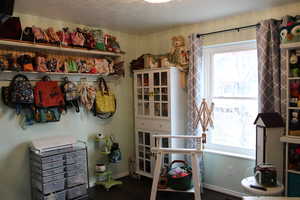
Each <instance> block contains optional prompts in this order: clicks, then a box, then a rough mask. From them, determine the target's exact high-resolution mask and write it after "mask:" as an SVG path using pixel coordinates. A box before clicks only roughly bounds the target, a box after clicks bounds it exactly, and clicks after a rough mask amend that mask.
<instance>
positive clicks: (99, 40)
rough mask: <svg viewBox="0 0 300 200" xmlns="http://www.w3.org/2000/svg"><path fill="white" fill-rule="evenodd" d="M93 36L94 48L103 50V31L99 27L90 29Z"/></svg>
mask: <svg viewBox="0 0 300 200" xmlns="http://www.w3.org/2000/svg"><path fill="white" fill-rule="evenodd" d="M92 33H93V36H94V38H95V40H96V49H98V50H101V51H105V50H106V48H105V44H104V38H103V31H102V30H101V29H96V30H92Z"/></svg>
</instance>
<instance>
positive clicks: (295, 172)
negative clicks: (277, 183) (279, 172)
mask: <svg viewBox="0 0 300 200" xmlns="http://www.w3.org/2000/svg"><path fill="white" fill-rule="evenodd" d="M288 173H293V174H300V171H296V170H290V169H289V170H288Z"/></svg>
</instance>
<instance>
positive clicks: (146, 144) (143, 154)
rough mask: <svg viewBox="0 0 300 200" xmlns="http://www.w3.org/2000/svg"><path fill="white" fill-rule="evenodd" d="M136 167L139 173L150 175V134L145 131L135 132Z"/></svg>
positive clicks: (151, 169)
mask: <svg viewBox="0 0 300 200" xmlns="http://www.w3.org/2000/svg"><path fill="white" fill-rule="evenodd" d="M137 142H138V144H137V145H138V148H137V151H138V152H137V156H138V161H137V167H138V170H139V171H142V172H144V173H146V174H149V175H151V174H152V171H153V168H152V167H151V166H152V163H151V162H152V153H151V133H150V132H145V131H138V132H137Z"/></svg>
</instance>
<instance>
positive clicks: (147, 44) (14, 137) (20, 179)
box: [0, 3, 300, 200]
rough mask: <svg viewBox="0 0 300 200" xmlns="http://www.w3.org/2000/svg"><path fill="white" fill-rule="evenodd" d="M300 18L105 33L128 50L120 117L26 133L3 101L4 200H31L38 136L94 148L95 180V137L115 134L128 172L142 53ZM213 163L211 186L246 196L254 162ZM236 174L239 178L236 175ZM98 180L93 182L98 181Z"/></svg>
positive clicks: (27, 22) (266, 14) (82, 118)
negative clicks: (176, 41) (177, 40)
mask: <svg viewBox="0 0 300 200" xmlns="http://www.w3.org/2000/svg"><path fill="white" fill-rule="evenodd" d="M286 14H290V15H296V14H300V3H295V4H290V5H285V6H281V7H276V8H272V9H268V10H265V11H260V12H249V13H245V14H241V15H238V16H232V17H226V18H223V19H217V20H212V21H207V22H203V23H198V24H192V25H185V26H180V27H176V28H173V29H170V30H166V31H162V32H157V33H154V34H146V35H139V36H137V35H134V34H127V33H121V32H118V31H111V30H105V31H107V32H109V33H111V34H113V35H115V36H117V37H118V39H119V41H120V44H121V47H122V49H123V50H124V51H126V55H125V61H126V65H125V66H126V67H125V68H126V77H125V78H122V79H120V80H119V81H115V82H110V86H111V87H112V88H113V89H114V92H115V94H116V95H117V99H118V111H117V113H116V115H115V116H114V118H113V119H112V120H109V121H103V120H100V119H97V118H94V117H93V116H91V115H89V114H86V113H81V114H76V113H72V112H69V113H68V114H67V115H66V116H63V118H62V121H61V122H60V123H55V124H45V125H37V126H34V127H30V128H28V129H27V130H25V131H24V130H22V129H21V128H20V127H19V125H18V124H17V122H16V119H15V116H14V115H13V112H12V111H11V110H7V109H6V108H5V106H4V105H3V104H2V102H0V112H1V114H0V174H1V177H0V195H1V198H0V199H5V200H20V199H22V200H29V199H30V181H29V163H28V152H27V147H28V143H29V142H30V141H31V140H32V139H35V138H41V137H45V136H53V135H64V134H71V135H75V136H76V137H78V138H79V139H81V140H84V141H87V142H88V144H89V158H90V171H91V172H92V173H91V177H93V171H94V164H95V163H96V161H97V159H98V158H99V157H98V156H99V154H98V153H97V151H95V145H94V140H93V137H94V135H95V134H96V133H97V132H98V131H99V130H100V131H104V132H105V133H111V132H112V133H114V135H115V136H116V138H117V140H118V142H120V146H121V149H122V153H123V161H122V162H121V163H120V165H119V166H117V167H114V171H115V174H122V173H126V172H127V171H128V164H127V159H128V157H129V156H132V155H133V154H134V127H133V124H134V122H133V98H132V75H131V74H130V72H129V65H128V63H129V62H130V61H131V60H132V59H135V58H136V57H138V56H140V55H141V54H142V53H153V54H158V53H165V52H168V51H169V49H170V46H171V42H170V39H171V37H172V36H175V35H184V36H188V35H189V34H191V33H205V32H211V31H217V30H222V29H227V28H234V27H237V26H245V25H250V24H255V23H257V22H259V21H260V20H263V19H268V18H280V17H281V16H283V15H286ZM15 15H16V16H21V20H22V25H23V27H25V26H31V25H33V24H34V25H37V26H41V27H48V26H53V27H54V28H56V29H58V28H62V27H65V26H68V27H70V28H74V27H77V26H82V25H77V24H72V23H69V22H64V21H58V20H52V19H49V18H44V17H39V16H32V15H26V14H21V13H16V14H15ZM250 39H255V30H254V29H249V30H244V31H241V32H239V33H237V32H229V33H223V34H217V35H212V36H208V37H206V38H205V39H204V43H205V44H206V45H210V44H218V43H225V42H234V41H242V40H250ZM205 162H206V164H207V166H209V167H206V169H205V170H206V171H205V182H206V184H208V185H210V186H216V187H217V188H218V187H220V188H225V189H227V190H226V191H237V192H243V190H242V188H241V187H240V180H241V179H242V178H243V177H244V175H245V174H247V173H245V172H246V171H247V168H249V167H253V165H254V162H253V161H250V160H241V159H238V158H229V157H225V156H220V155H212V154H205ZM233 174H234V176H233ZM92 181H93V178H92Z"/></svg>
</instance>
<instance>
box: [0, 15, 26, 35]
mask: <svg viewBox="0 0 300 200" xmlns="http://www.w3.org/2000/svg"><path fill="white" fill-rule="evenodd" d="M21 35H22V26H21V22H20V18H19V17H10V18H9V19H8V20H7V21H6V22H4V23H3V24H1V23H0V38H4V39H13V40H19V39H20V38H21Z"/></svg>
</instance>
